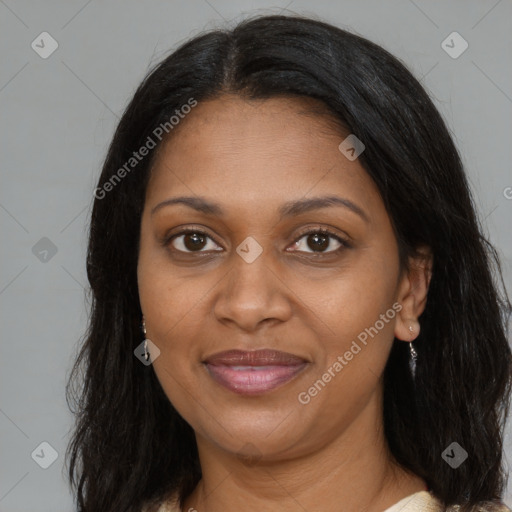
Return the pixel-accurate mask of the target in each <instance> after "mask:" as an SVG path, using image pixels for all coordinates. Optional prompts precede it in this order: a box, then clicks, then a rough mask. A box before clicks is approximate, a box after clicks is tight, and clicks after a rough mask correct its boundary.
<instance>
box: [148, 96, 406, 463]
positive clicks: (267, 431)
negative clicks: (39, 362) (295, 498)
mask: <svg viewBox="0 0 512 512" xmlns="http://www.w3.org/2000/svg"><path fill="white" fill-rule="evenodd" d="M310 106H311V103H309V107H310ZM307 108H308V104H307V103H305V102H304V101H303V100H298V99H282V98H277V99H269V100H265V101H253V100H251V101H245V100H242V99H240V98H238V97H236V96H223V97H220V98H218V99H215V100H212V101H207V102H203V103H199V104H198V106H197V107H196V108H195V109H194V110H193V111H192V112H191V113H190V114H188V116H187V117H186V118H185V119H184V120H183V121H181V125H179V126H178V127H175V128H174V132H173V133H171V137H170V138H169V140H168V141H167V143H166V145H165V146H164V147H163V148H162V152H161V153H160V155H159V158H158V160H157V161H156V163H155V166H154V169H153V173H152V176H151V179H150V182H149V185H148V188H147V194H146V202H145V207H144V211H143V216H142V224H141V244H140V254H139V266H138V284H139V293H140V301H141V307H142V311H143V313H144V316H145V321H146V327H147V337H148V338H149V339H150V340H152V341H153V343H155V344H156V345H157V346H158V348H159V349H160V351H161V353H160V355H159V357H158V358H157V359H156V360H155V362H154V363H153V365H154V370H155V372H156V375H157V376H158V379H159V381H160V383H161V385H162V388H163V389H164V391H165V393H166V394H167V396H168V397H169V400H170V401H171V402H172V404H173V405H174V407H175V408H176V409H177V411H178V412H179V413H180V414H181V415H182V417H183V418H184V419H185V420H186V421H187V422H188V423H189V424H190V425H191V426H192V428H193V429H194V430H195V432H196V435H197V436H198V442H200V443H201V445H204V444H208V445H210V446H212V447H215V449H216V450H221V451H223V452H224V453H226V452H229V453H232V454H241V455H248V454H249V453H248V452H251V451H252V454H253V455H255V454H257V456H258V457H264V458H266V459H269V460H272V459H278V458H283V457H291V456H299V455H303V454H306V453H312V452H314V451H315V450H318V449H319V448H320V447H322V446H324V445H327V444H328V443H330V442H331V441H333V440H334V439H335V438H337V437H339V436H341V435H343V434H344V433H345V434H346V433H348V432H352V435H353V436H358V435H363V434H364V429H365V428H366V427H369V428H372V429H375V427H376V425H375V418H380V415H381V413H382V411H381V410H380V407H381V403H382V396H381V391H382V374H383V370H384V367H385V363H386V360H387V358H388V354H389V351H390V349H391V345H392V342H393V337H394V335H395V334H396V335H398V334H397V332H398V330H399V329H400V328H403V326H402V327H399V324H401V323H403V322H402V320H400V318H401V317H403V315H404V311H402V312H400V313H399V312H398V311H399V310H400V308H401V306H400V305H398V304H397V301H400V298H401V297H400V295H401V294H402V292H401V290H403V289H405V288H404V287H405V284H404V280H405V279H407V277H406V276H402V274H401V273H400V268H399V259H398V248H397V242H396V239H395V236H394V233H393V230H392V226H391V223H390V219H389V217H388V214H387V212H386V210H385V208H384V204H383V202H382V199H381V197H380V195H379V192H378V189H377V187H376V185H375V184H374V182H373V181H372V179H371V178H370V177H369V176H368V175H367V173H366V172H365V171H364V170H363V168H362V166H361V165H360V163H359V162H358V160H357V159H356V160H353V161H352V160H350V159H348V158H347V157H346V156H345V155H344V154H343V153H342V152H341V151H340V150H339V148H338V146H339V144H340V143H341V142H342V141H343V139H344V138H345V137H346V135H342V134H340V133H339V132H337V131H335V130H334V129H333V128H330V127H329V125H328V124H327V123H326V121H325V119H323V118H321V117H318V116H317V117H315V116H312V115H305V114H304V113H300V111H301V110H304V109H307ZM179 197H188V198H190V201H187V202H185V201H180V202H174V203H170V202H169V201H170V200H171V199H176V198H179ZM327 197H330V198H337V199H335V200H332V201H330V202H327V200H326V198H327ZM313 199H315V200H316V202H313V201H312V200H313ZM192 201H193V202H192ZM206 203H209V204H210V203H211V204H214V205H215V206H214V207H212V208H208V207H206V206H205V204H206ZM193 205H195V207H193ZM185 229H186V230H189V231H190V232H191V233H188V234H187V233H185V234H183V233H182V231H183V230H185ZM197 230H200V231H201V232H204V234H202V233H196V234H194V232H195V231H197ZM319 230H328V231H329V232H330V233H331V234H324V233H321V232H320V233H318V231H319ZM363 340H364V341H363ZM276 351H277V352H276ZM246 452H247V453H246Z"/></svg>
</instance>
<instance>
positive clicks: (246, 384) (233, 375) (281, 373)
mask: <svg viewBox="0 0 512 512" xmlns="http://www.w3.org/2000/svg"><path fill="white" fill-rule="evenodd" d="M203 363H204V365H205V366H206V369H207V370H208V373H209V375H210V377H212V378H213V380H215V381H216V382H217V383H218V384H220V385H222V386H224V387H225V388H227V389H229V390H230V391H233V392H235V393H238V394H245V395H256V394H262V393H266V392H269V391H272V390H273V389H275V388H277V387H279V386H281V385H283V384H285V383H287V382H289V381H290V380H292V379H293V378H294V377H295V376H296V375H297V374H298V373H300V372H301V371H302V370H303V369H304V368H305V367H306V366H307V364H308V362H307V361H306V360H305V359H303V358H302V357H299V356H296V355H294V354H290V353H288V352H281V351H278V350H268V349H265V350H254V351H242V350H228V351H225V352H219V353H217V354H214V355H212V356H209V357H208V358H206V359H205V361H203Z"/></svg>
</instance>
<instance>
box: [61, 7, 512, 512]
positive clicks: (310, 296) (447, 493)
mask: <svg viewBox="0 0 512 512" xmlns="http://www.w3.org/2000/svg"><path fill="white" fill-rule="evenodd" d="M95 197H96V199H95V202H94V209H93V213H92V220H91V230H90V240H89V252H88V259H87V270H88V278H89V282H90V284H91V288H92V292H93V302H92V312H91V318H90V326H89V330H88V334H87V338H86V340H85V344H84V345H83V348H82V350H81V352H80V354H79V357H78V359H77V361H76V364H75V367H74V374H73V375H72V379H73V378H77V376H78V370H79V368H81V367H82V366H84V373H85V379H84V384H83V386H84V387H83V391H81V395H80V397H79V399H78V400H77V402H78V405H77V406H76V407H77V414H78V415H79V419H78V422H77V428H76V432H75V434H74V437H73V439H72V442H71V443H70V446H69V450H68V455H69V456H70V469H69V476H70V480H71V483H72V484H73V485H74V486H76V489H77V502H78V506H79V510H81V511H84V512H85V511H87V512H89V511H95V512H98V511H132V510H133V511H140V510H146V511H153V510H160V511H165V510H173V511H174V510H176V511H177V510H184V511H185V510H188V511H193V510H197V511H199V512H201V511H210V512H211V511H214V512H215V511H223V512H230V511H232V510H258V511H260V510H262V511H263V510H264V511H267V510H280V511H295V510H329V511H331V510H332V511H334V510H344V511H349V512H352V511H358V512H359V511H361V510H365V511H368V512H382V511H384V510H386V511H388V512H397V511H398V510H402V511H405V512H407V511H414V510H424V511H430V510H431V511H437V510H461V511H477V510H505V509H506V507H504V505H503V504H501V505H500V499H501V498H502V496H503V492H504V486H505V476H506V475H505V473H504V468H503V465H502V441H503V428H504V421H505V418H506V415H507V410H508V405H509V398H510V386H511V381H512V376H511V375H512V372H511V368H512V356H511V351H510V347H509V345H508V343H507V339H506V336H505V327H504V326H505V322H506V315H504V314H502V313H508V311H509V307H510V304H509V302H508V300H507V299H506V296H503V297H502V296H501V295H500V292H499V290H497V289H496V287H495V285H494V284H493V283H494V281H493V274H492V272H493V268H495V270H496V272H497V275H499V265H494V266H493V264H494V263H497V260H496V256H495V253H494V251H493V249H492V247H491V246H490V245H489V244H488V243H487V241H486V240H485V239H484V238H483V237H482V235H481V233H480V231H479V227H478V223H477V220H476V215H475V211H474V207H473V203H472V200H471V196H470V191H469V189H468V184H467V181H466V177H465V175H464V171H463V169H462V165H461V161H460V158H459V155H458V153H457V150H456V148H455V146H454V144H453V142H452V140H451V138H450V136H449V134H448V131H447V129H446V126H445V124H444V122H443V121H442V119H441V117H440V115H439V114H438V112H437V111H436V109H435V107H434V106H433V104H432V102H431V101H430V99H429V98H428V96H427V94H426V93H425V91H424V90H423V89H422V87H421V86H420V84H419V83H418V81H417V80H415V79H414V78H413V76H412V75H411V74H410V72H409V71H407V70H406V68H405V67H404V66H403V65H402V64H401V63H400V62H398V61H397V59H396V58H394V57H392V56H391V55H390V54H389V53H387V52H386V51H385V50H383V49H382V48H380V47H379V46H377V45H375V44H373V43H371V42H369V41H367V40H365V39H362V38H360V37H358V36H355V35H353V34H350V33H347V32H345V31H343V30H340V29H338V28H335V27H333V26H331V25H328V24H326V23H323V22H320V21H316V20H311V19H307V18H301V17H285V16H268V17H260V18H255V19H252V20H248V21H245V22H243V23H241V24H239V25H238V26H237V27H236V28H235V29H234V30H231V31H214V32H210V33H207V34H204V35H201V36H198V37H196V38H194V39H192V40H191V41H189V42H187V43H186V44H184V45H183V46H181V47H180V48H179V49H178V50H177V51H175V52H174V53H173V54H172V55H170V56H169V57H168V58H166V59H165V60H164V61H163V62H162V63H160V64H159V65H158V66H156V68H155V69H154V70H153V71H152V72H151V73H150V74H149V75H148V76H147V77H146V78H145V80H144V81H143V83H142V84H141V85H140V87H139V88H138V90H137V91H136V93H135V95H134V98H133V99H132V101H131V103H130V104H129V106H128V107H127V109H126V112H125V113H124V115H123V117H122V119H121V121H120V123H119V126H118V128H117V131H116V134H115V136H114V139H113V141H112V144H111V146H110V149H109V152H108V156H107V158H106V162H105V165H104V168H103V172H102V175H101V177H100V180H99V183H98V187H97V188H96V190H95ZM413 342H414V344H413ZM70 384H71V382H70ZM70 395H71V393H70Z"/></svg>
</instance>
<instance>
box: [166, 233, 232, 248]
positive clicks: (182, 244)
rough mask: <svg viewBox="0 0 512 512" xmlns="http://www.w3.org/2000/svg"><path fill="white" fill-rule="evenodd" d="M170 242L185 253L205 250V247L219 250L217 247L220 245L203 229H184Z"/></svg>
mask: <svg viewBox="0 0 512 512" xmlns="http://www.w3.org/2000/svg"><path fill="white" fill-rule="evenodd" d="M170 244H171V245H172V247H173V248H174V249H176V250H177V251H180V252H185V253H187V252H188V253H190V252H204V251H203V249H205V248H206V250H218V249H215V247H218V245H217V244H216V243H215V242H213V240H212V239H211V238H210V237H209V236H208V235H207V234H206V233H203V232H202V231H192V230H189V231H182V232H181V233H178V234H176V235H174V236H173V237H172V238H171V240H170ZM209 244H210V246H209ZM212 246H213V247H212ZM220 250H222V248H220Z"/></svg>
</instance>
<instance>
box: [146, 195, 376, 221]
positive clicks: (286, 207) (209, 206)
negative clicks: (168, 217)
mask: <svg viewBox="0 0 512 512" xmlns="http://www.w3.org/2000/svg"><path fill="white" fill-rule="evenodd" d="M173 204H184V205H185V206H188V207H190V208H192V209H194V210H196V211H198V212H201V213H204V214H206V215H217V216H219V217H222V216H223V215H224V211H223V210H222V207H221V206H220V205H219V204H217V203H213V202H211V201H208V200H207V199H205V198H204V197H192V196H180V197H172V198H170V199H166V200H165V201H162V202H161V203H158V204H157V205H156V206H155V207H154V208H153V209H152V210H151V215H153V214H155V213H156V212H157V211H158V210H160V209H161V208H164V207H166V206H170V205H173ZM333 206H343V207H345V208H347V209H348V210H350V211H352V212H353V213H355V214H357V215H359V217H361V218H362V219H363V220H364V221H366V222H369V218H368V216H367V215H366V213H365V212H364V211H363V209H362V208H360V207H359V206H357V205H356V204H354V203H353V202H352V201H350V200H349V199H345V198H343V197H339V196H323V197H312V198H308V199H299V200H297V201H289V202H287V203H284V204H283V205H282V206H281V207H280V208H279V210H278V213H279V217H280V220H283V219H285V218H287V217H292V216H294V215H299V214H301V213H306V212H309V211H312V210H319V209H321V208H328V207H333Z"/></svg>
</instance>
